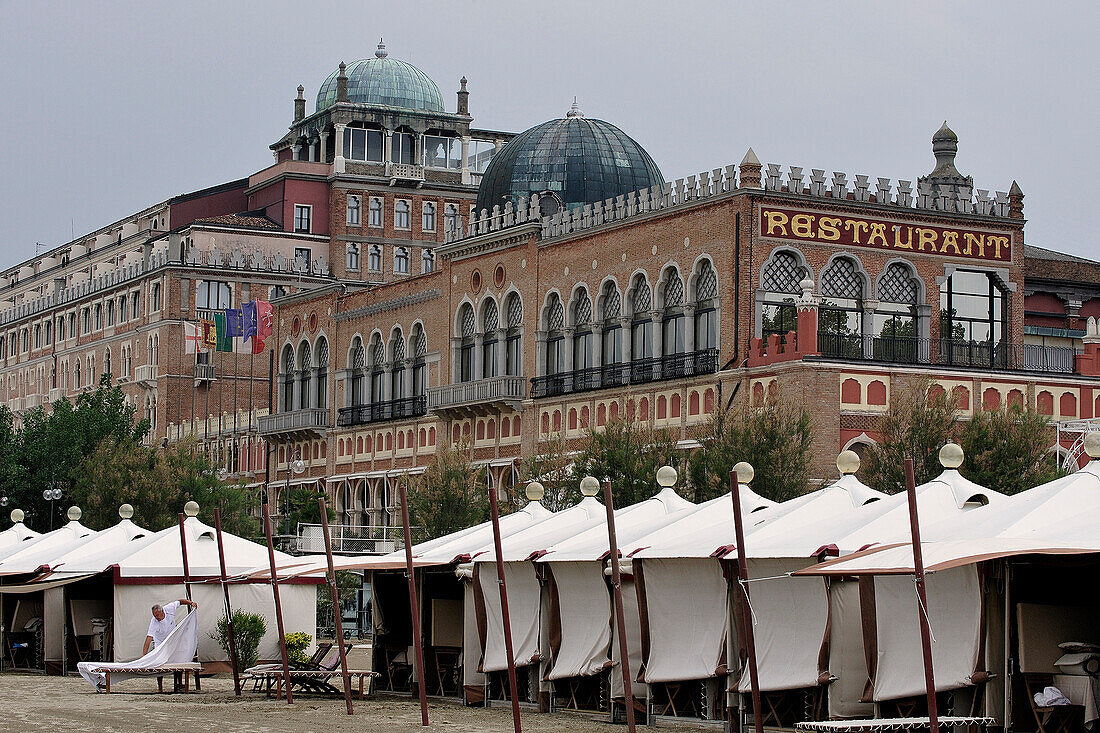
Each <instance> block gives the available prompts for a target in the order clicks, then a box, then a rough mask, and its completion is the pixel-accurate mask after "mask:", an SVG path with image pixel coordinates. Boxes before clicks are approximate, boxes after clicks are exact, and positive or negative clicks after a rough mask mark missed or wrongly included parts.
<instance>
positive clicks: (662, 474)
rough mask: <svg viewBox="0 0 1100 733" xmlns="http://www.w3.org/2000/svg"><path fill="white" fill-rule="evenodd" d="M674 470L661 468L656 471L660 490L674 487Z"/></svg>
mask: <svg viewBox="0 0 1100 733" xmlns="http://www.w3.org/2000/svg"><path fill="white" fill-rule="evenodd" d="M677 478H678V476H677V474H676V469H675V468H673V467H672V466H661V467H660V468H658V469H657V485H658V486H660V487H661V488H665V489H667V488H669V487H670V486H675V485H676V479H677Z"/></svg>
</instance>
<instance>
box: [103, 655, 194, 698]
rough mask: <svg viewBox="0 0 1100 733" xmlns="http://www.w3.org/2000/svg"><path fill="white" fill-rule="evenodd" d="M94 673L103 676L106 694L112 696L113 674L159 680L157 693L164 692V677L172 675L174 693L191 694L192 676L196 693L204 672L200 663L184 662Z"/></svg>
mask: <svg viewBox="0 0 1100 733" xmlns="http://www.w3.org/2000/svg"><path fill="white" fill-rule="evenodd" d="M91 671H92V672H94V673H97V674H102V675H103V678H104V690H103V691H104V692H106V693H108V694H110V692H111V673H112V672H121V673H123V674H128V675H138V676H142V677H153V676H154V675H155V676H156V678H157V691H158V692H164V675H166V674H172V675H175V676H176V679H175V680H173V685H172V691H173V692H190V691H191V675H194V676H195V691H196V692H197V691H198V690H199V672H201V671H202V665H201V664H199V663H198V662H184V663H181V664H167V665H164V666H161V667H135V668H131V669H115V668H113V667H93V668H92V669H91ZM180 675H182V679H183V682H182V684H181V683H180Z"/></svg>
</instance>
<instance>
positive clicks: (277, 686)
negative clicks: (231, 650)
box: [246, 665, 379, 700]
mask: <svg viewBox="0 0 1100 733" xmlns="http://www.w3.org/2000/svg"><path fill="white" fill-rule="evenodd" d="M265 667H266V665H265ZM246 674H248V676H249V677H251V678H252V679H253V680H254V681H255V682H257V683H258V684H259V685H261V686H262V688H263V690H264V691H265V692H266V693H267V696H268V697H271V693H272V691H274V692H275V697H276V699H282V697H283V670H282V668H281V667H279V668H275V669H270V668H261V669H256V668H253V669H251V670H248V671H247V672H246ZM343 676H344V673H343V672H341V671H340V670H327V669H292V670H290V690H291V692H293V693H299V692H312V693H318V694H323V695H343V694H344V691H343V690H342V689H341V688H339V687H336V686H335V685H334V684H332V679H333V678H334V677H335V678H337V679H338V680H339V679H340V678H342V677H343ZM378 676H379V674H378V673H377V672H370V671H366V670H360V669H349V670H348V677H350V678H351V679H352V680H353V681H354V680H356V679H358V681H359V699H360V700H362V699H363V697H364V696H365V695H366V694H369V693H370V692H371V689H370V686H369V685H368V683H369V682H373V681H374V679H375V678H376V677H378Z"/></svg>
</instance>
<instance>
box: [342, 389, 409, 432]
mask: <svg viewBox="0 0 1100 733" xmlns="http://www.w3.org/2000/svg"><path fill="white" fill-rule="evenodd" d="M427 411H428V399H427V397H426V396H425V395H416V396H415V397H402V398H400V399H396V400H387V401H386V402H373V403H371V404H369V405H352V406H351V407H342V408H340V410H339V411H338V414H337V416H336V424H337V425H339V426H340V427H349V426H351V425H363V424H365V423H372V422H382V421H383V420H399V419H401V418H406V417H420V416H421V415H423V414H425V413H427Z"/></svg>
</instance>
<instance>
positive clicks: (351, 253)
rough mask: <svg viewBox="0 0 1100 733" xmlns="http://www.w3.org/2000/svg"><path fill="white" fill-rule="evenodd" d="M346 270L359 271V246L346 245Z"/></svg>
mask: <svg viewBox="0 0 1100 733" xmlns="http://www.w3.org/2000/svg"><path fill="white" fill-rule="evenodd" d="M347 269H349V270H358V269H359V245H358V244H348V263H347Z"/></svg>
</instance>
